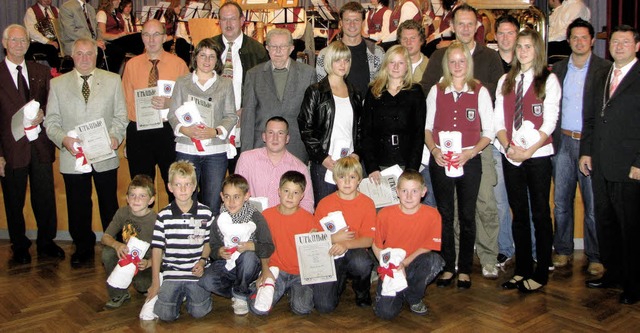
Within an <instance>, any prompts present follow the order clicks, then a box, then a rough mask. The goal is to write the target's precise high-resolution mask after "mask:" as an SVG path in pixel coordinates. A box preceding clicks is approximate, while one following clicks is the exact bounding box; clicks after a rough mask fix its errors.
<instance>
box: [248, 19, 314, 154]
mask: <svg viewBox="0 0 640 333" xmlns="http://www.w3.org/2000/svg"><path fill="white" fill-rule="evenodd" d="M293 47H294V46H293V38H292V37H291V32H289V30H286V29H273V30H271V31H269V33H268V34H267V50H268V51H269V57H270V58H271V60H270V61H267V62H265V63H264V64H262V65H259V66H256V67H254V68H252V69H251V70H250V71H249V72H247V79H246V81H245V84H244V87H243V89H242V93H243V94H244V96H243V103H244V104H243V105H244V107H243V111H242V120H241V127H242V128H243V131H242V136H241V139H242V140H241V141H242V142H243V150H249V149H253V148H259V147H264V145H265V142H264V141H263V138H262V135H261V134H262V133H263V131H264V128H265V125H266V123H267V120H268V119H270V118H271V117H273V116H282V117H283V118H284V119H286V120H287V122H288V123H289V124H291V130H290V131H289V135H290V137H291V140H290V141H289V147H288V149H289V151H290V152H291V153H292V154H293V155H294V156H296V157H297V158H299V159H300V160H302V162H303V163H305V164H306V163H307V162H308V160H309V157H308V156H307V150H306V149H305V147H304V144H303V143H302V139H301V138H300V130H299V129H298V121H297V117H298V113H300V105H301V104H302V98H303V97H304V92H305V90H306V89H307V87H308V86H309V85H311V84H312V83H315V82H316V73H315V70H314V69H313V67H311V66H309V65H306V64H303V63H300V62H297V61H293V60H292V59H291V58H290V57H289V54H290V53H291V51H292V50H293Z"/></svg>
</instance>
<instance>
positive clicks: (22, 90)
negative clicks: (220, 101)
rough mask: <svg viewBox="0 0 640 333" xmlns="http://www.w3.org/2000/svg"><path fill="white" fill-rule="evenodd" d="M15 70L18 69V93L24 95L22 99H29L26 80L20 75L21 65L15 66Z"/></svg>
mask: <svg viewBox="0 0 640 333" xmlns="http://www.w3.org/2000/svg"><path fill="white" fill-rule="evenodd" d="M16 70H18V93H19V94H20V95H21V96H23V97H24V101H25V102H28V101H29V86H28V85H27V80H26V79H25V78H24V75H22V66H16Z"/></svg>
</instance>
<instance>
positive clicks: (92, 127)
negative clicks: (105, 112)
mask: <svg viewBox="0 0 640 333" xmlns="http://www.w3.org/2000/svg"><path fill="white" fill-rule="evenodd" d="M76 133H78V138H79V139H80V141H82V149H83V153H84V157H85V158H86V159H87V161H88V162H89V163H90V164H93V163H98V162H102V161H105V160H108V159H110V158H114V157H116V153H115V151H114V150H113V149H112V148H111V136H110V135H109V130H108V129H107V124H106V123H105V121H104V118H100V119H96V120H92V121H89V122H86V123H84V124H80V125H78V126H76Z"/></svg>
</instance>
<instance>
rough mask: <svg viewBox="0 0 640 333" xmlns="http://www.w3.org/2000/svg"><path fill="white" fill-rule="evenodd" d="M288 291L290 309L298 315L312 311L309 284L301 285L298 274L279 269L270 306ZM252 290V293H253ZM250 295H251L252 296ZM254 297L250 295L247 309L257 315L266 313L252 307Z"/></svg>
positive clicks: (311, 296) (311, 295)
mask: <svg viewBox="0 0 640 333" xmlns="http://www.w3.org/2000/svg"><path fill="white" fill-rule="evenodd" d="M287 291H289V303H290V305H291V311H293V313H295V314H298V315H306V314H309V313H311V311H313V290H312V289H311V286H310V285H306V286H303V285H302V284H301V283H300V275H293V274H289V273H287V272H285V271H280V274H279V275H278V278H277V279H276V285H275V289H274V292H273V303H272V307H273V306H275V305H276V303H278V301H279V300H280V298H282V296H284V294H285V293H286V292H287ZM255 293H256V291H254V293H253V295H255ZM253 295H252V296H253ZM254 302H255V297H251V299H250V300H249V309H250V310H251V312H253V313H254V314H257V315H259V316H265V315H268V314H269V312H268V311H267V312H262V311H258V310H256V308H255V307H254Z"/></svg>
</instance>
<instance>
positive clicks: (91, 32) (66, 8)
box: [59, 0, 106, 57]
mask: <svg viewBox="0 0 640 333" xmlns="http://www.w3.org/2000/svg"><path fill="white" fill-rule="evenodd" d="M59 20H60V42H61V43H62V45H61V46H60V47H62V49H63V50H64V54H66V55H71V52H72V50H71V49H72V47H73V43H74V42H75V41H76V40H78V39H80V38H87V39H93V40H95V41H96V43H97V44H98V46H99V47H100V48H101V49H102V50H104V49H105V47H106V46H105V43H104V40H103V39H102V33H101V32H100V29H98V22H97V21H96V10H95V9H94V8H93V7H92V6H91V4H89V3H87V1H85V0H68V1H67V2H65V3H64V4H63V5H62V7H60V14H59ZM71 56H72V57H73V55H71Z"/></svg>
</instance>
